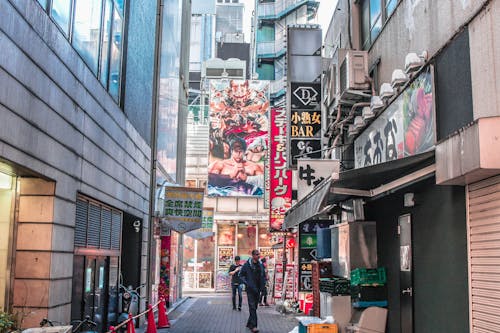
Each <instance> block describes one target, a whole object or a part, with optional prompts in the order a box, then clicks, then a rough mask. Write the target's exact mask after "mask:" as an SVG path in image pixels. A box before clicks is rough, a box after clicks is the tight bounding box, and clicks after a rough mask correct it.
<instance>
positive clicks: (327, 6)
mask: <svg viewBox="0 0 500 333" xmlns="http://www.w3.org/2000/svg"><path fill="white" fill-rule="evenodd" d="M240 1H241V2H243V3H244V4H245V14H244V20H243V27H244V32H245V40H246V42H247V43H250V26H251V22H250V20H251V18H252V11H253V10H254V5H255V3H254V2H255V0H240ZM318 1H319V2H320V5H319V9H318V24H321V28H322V29H323V35H324V34H325V33H326V30H327V29H328V24H330V19H331V18H332V15H333V11H334V9H335V6H336V5H337V0H318Z"/></svg>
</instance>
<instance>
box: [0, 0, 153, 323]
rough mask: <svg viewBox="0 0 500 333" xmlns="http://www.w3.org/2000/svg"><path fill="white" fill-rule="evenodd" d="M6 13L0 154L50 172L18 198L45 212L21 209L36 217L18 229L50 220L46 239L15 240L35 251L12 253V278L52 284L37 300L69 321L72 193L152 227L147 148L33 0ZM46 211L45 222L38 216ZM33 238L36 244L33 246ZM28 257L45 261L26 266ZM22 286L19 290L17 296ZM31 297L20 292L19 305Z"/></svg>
mask: <svg viewBox="0 0 500 333" xmlns="http://www.w3.org/2000/svg"><path fill="white" fill-rule="evenodd" d="M0 13H2V14H1V16H2V19H1V20H0V49H1V50H2V56H1V57H0V86H1V87H2V89H0V119H1V122H0V126H1V130H0V157H2V158H4V159H6V160H9V161H11V162H13V163H15V164H18V165H21V166H24V167H25V168H28V169H30V170H32V171H34V172H36V173H38V174H40V175H42V176H43V177H46V178H47V179H51V180H53V182H48V183H49V184H52V185H47V186H48V187H49V189H50V194H43V195H38V194H35V195H33V191H31V190H30V191H28V192H26V193H27V196H26V197H25V198H24V197H22V198H21V201H20V204H21V210H22V209H23V205H24V204H25V203H28V202H29V203H30V204H29V205H28V206H30V207H32V206H33V205H34V206H37V207H39V209H40V212H43V214H42V213H40V214H39V215H37V216H26V219H24V217H23V216H20V217H19V220H20V221H21V222H23V223H24V222H26V223H30V225H29V226H28V225H27V224H26V225H24V224H22V225H21V223H20V225H19V228H20V229H21V233H24V232H25V231H26V232H28V233H33V232H35V234H37V235H38V234H39V232H38V231H36V230H38V229H40V228H42V229H44V228H45V229H46V230H45V229H44V230H42V231H43V233H41V234H40V235H45V234H46V235H47V237H45V238H40V239H37V242H27V241H26V240H22V239H21V238H20V239H18V245H19V246H20V248H19V249H21V248H22V247H23V246H26V247H28V248H29V249H28V248H26V249H25V250H27V252H26V253H24V256H27V257H26V258H23V255H22V254H20V255H19V256H17V258H16V261H17V262H18V263H23V264H22V265H17V266H16V272H15V274H16V282H17V278H20V279H31V278H35V279H38V280H37V281H36V283H39V284H44V285H45V287H44V288H48V290H49V292H48V294H44V296H43V297H45V298H46V299H44V301H43V302H37V304H42V306H43V307H45V309H46V310H47V311H48V315H49V317H50V318H51V319H54V320H59V321H63V322H68V321H69V320H70V318H69V310H68V309H69V304H70V302H71V294H70V290H71V275H72V253H73V229H74V223H75V200H76V195H77V193H78V192H81V193H83V194H85V195H88V196H90V197H93V198H95V199H97V200H100V201H102V202H104V203H106V204H108V205H111V206H114V207H116V208H118V209H120V210H123V211H125V212H128V213H129V214H132V215H134V216H137V217H139V218H141V219H143V221H145V223H143V225H145V226H147V225H148V223H147V221H148V216H147V213H148V204H149V173H150V171H149V169H150V156H151V151H150V147H149V145H148V144H147V143H146V141H145V140H144V139H143V138H142V137H141V135H140V134H139V132H138V131H137V130H136V129H135V128H134V126H133V125H132V124H131V123H130V121H129V120H128V119H127V117H126V115H125V114H124V112H123V111H122V110H121V109H120V108H119V107H118V105H116V103H115V102H114V101H113V99H112V98H111V97H110V96H109V95H108V93H107V92H106V90H105V89H104V88H103V87H102V86H101V84H100V83H99V81H98V80H97V79H96V77H95V76H94V75H93V74H92V72H91V71H90V70H89V68H88V67H87V66H86V65H85V63H84V62H83V60H82V59H81V58H80V56H79V55H78V54H77V52H76V51H75V50H74V49H73V48H72V47H71V45H70V44H69V42H68V40H67V39H66V38H65V37H64V36H63V34H62V33H61V32H60V31H59V29H58V28H57V27H56V25H55V24H54V23H53V22H52V21H51V19H50V18H49V17H48V15H47V14H46V13H45V12H44V11H43V10H42V8H41V7H40V6H39V5H38V3H37V2H36V1H31V0H19V1H17V0H16V1H10V0H7V1H1V2H0ZM51 186H52V187H51ZM42 188H45V186H43V187H42ZM38 190H39V189H38V188H36V189H35V192H36V191H38ZM28 211H29V210H28ZM31 213H33V214H35V213H36V212H31ZM45 214H47V216H46V215H45ZM35 215H36V214H35ZM49 215H50V216H49ZM40 219H41V220H42V221H41V222H43V223H44V225H43V226H42V225H38V224H34V222H36V223H38V222H40ZM35 227H36V228H35ZM34 228H35V229H36V230H35V229H34ZM42 231H40V232H42ZM49 234H50V237H49ZM39 243H40V244H39ZM37 244H38V245H40V247H41V248H40V249H39V248H36V249H31V247H36V246H38V245H37ZM33 251H34V252H36V253H38V254H39V255H34V254H33V253H34V252H33ZM40 251H41V252H40ZM30 261H36V262H38V266H39V267H43V269H40V270H39V271H38V270H35V271H33V270H31V268H29V267H30V266H29V265H26V266H24V263H26V264H27V263H29V262H30ZM55 263H57V264H55ZM45 265H46V266H45ZM23 266H24V267H23ZM38 275H40V276H38ZM42 289H43V288H41V289H37V288H34V289H33V288H31V289H30V290H42ZM18 291H19V293H18ZM59 291H60V292H59ZM63 291H68V292H63ZM22 292H23V289H22V288H21V287H19V289H18V288H16V294H15V295H14V299H16V297H21V296H22ZM26 295H27V296H29V297H32V296H33V297H34V296H35V295H33V294H32V293H28V294H26ZM31 301H33V300H26V299H20V298H18V300H17V301H16V300H15V302H18V304H19V305H21V306H22V305H23V304H24V303H26V302H31ZM33 302H34V301H33ZM37 306H38V305H37ZM40 315H42V313H41V312H38V314H37V316H38V317H40ZM35 323H36V320H35V319H34V320H33V321H32V322H31V323H30V322H26V323H25V326H28V325H29V324H35Z"/></svg>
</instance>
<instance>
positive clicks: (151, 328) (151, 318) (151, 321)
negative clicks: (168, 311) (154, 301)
mask: <svg viewBox="0 0 500 333" xmlns="http://www.w3.org/2000/svg"><path fill="white" fill-rule="evenodd" d="M146 333H156V324H155V314H154V312H153V307H152V306H151V305H148V328H147V329H146Z"/></svg>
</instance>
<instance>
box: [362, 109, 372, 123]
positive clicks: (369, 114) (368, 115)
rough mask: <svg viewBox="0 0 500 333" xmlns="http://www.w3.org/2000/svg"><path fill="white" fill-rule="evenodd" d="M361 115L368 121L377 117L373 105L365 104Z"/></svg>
mask: <svg viewBox="0 0 500 333" xmlns="http://www.w3.org/2000/svg"><path fill="white" fill-rule="evenodd" d="M361 117H363V121H364V122H367V121H368V120H371V119H373V118H374V117H375V113H374V112H373V111H372V109H371V106H370V107H368V106H365V107H364V108H363V110H362V111H361Z"/></svg>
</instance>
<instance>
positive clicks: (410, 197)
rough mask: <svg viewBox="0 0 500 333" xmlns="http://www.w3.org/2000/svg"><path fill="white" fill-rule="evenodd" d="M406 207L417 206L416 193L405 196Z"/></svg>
mask: <svg viewBox="0 0 500 333" xmlns="http://www.w3.org/2000/svg"><path fill="white" fill-rule="evenodd" d="M404 206H405V207H413V206H415V195H414V193H411V192H410V193H405V195H404Z"/></svg>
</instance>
